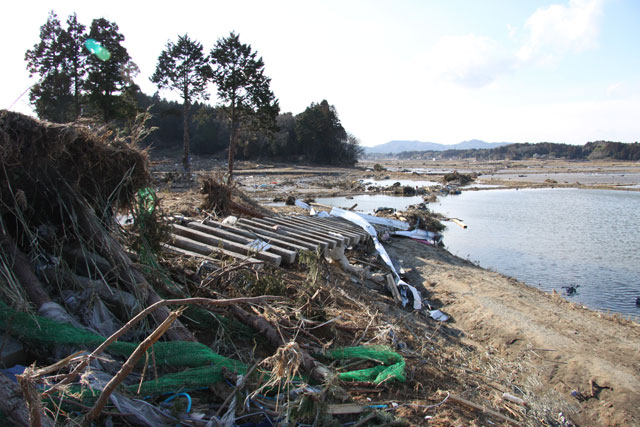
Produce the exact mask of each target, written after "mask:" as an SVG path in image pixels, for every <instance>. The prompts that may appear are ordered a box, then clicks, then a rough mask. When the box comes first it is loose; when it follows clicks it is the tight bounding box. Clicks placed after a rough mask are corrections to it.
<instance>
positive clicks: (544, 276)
mask: <svg viewBox="0 0 640 427" xmlns="http://www.w3.org/2000/svg"><path fill="white" fill-rule="evenodd" d="M430 208H431V209H432V210H434V211H436V212H440V213H442V214H444V215H446V216H449V217H457V218H461V219H463V220H464V222H465V223H466V224H467V225H468V226H469V228H467V229H466V230H464V229H462V228H460V227H458V226H456V225H455V224H453V223H448V224H447V225H448V227H447V231H445V239H444V242H445V244H446V245H447V248H448V249H449V250H450V251H451V252H452V253H453V254H456V255H458V256H460V257H463V258H468V259H469V260H471V261H474V262H478V263H479V264H480V266H482V267H485V268H491V269H494V270H496V271H498V272H500V273H503V274H507V275H510V276H513V277H516V278H518V279H520V280H522V281H524V282H526V283H528V284H530V285H533V286H537V287H539V288H541V289H543V290H545V291H551V290H553V289H555V290H556V291H558V292H560V293H562V294H564V290H563V289H562V287H563V286H568V285H574V286H575V285H580V287H579V288H578V289H577V294H576V295H574V296H572V297H569V299H570V300H571V301H575V302H580V303H583V304H585V305H587V306H589V307H592V308H596V309H600V310H605V311H606V310H611V311H615V312H619V313H623V314H629V315H634V316H638V315H640V308H637V307H636V306H635V301H636V298H637V297H638V296H640V214H639V211H640V192H631V191H606V190H579V189H540V190H531V189H529V190H519V191H518V190H494V191H491V190H489V191H478V192H463V193H462V194H461V195H459V196H455V197H444V198H441V199H440V202H438V203H433V204H431V205H430Z"/></svg>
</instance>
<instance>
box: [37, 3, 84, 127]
mask: <svg viewBox="0 0 640 427" xmlns="http://www.w3.org/2000/svg"><path fill="white" fill-rule="evenodd" d="M65 39H66V36H65V31H64V30H63V29H62V26H61V24H60V20H59V19H58V16H57V15H56V13H55V12H54V11H51V12H50V13H49V17H48V18H47V22H46V23H45V24H44V25H43V26H42V27H40V42H39V43H37V44H35V45H34V46H33V49H30V50H27V52H26V53H25V61H27V70H28V71H29V75H30V77H33V76H34V75H37V76H38V77H39V80H38V82H37V83H36V84H34V85H33V86H32V87H31V90H30V92H29V100H30V101H31V103H32V104H33V105H34V106H35V109H36V113H37V114H38V117H40V118H41V119H43V120H49V121H53V122H59V123H62V122H66V121H69V120H73V119H74V118H75V117H74V114H73V113H72V105H73V96H72V80H73V79H72V77H71V75H70V74H69V72H68V70H67V68H66V65H67V64H66V62H65V45H64V41H65Z"/></svg>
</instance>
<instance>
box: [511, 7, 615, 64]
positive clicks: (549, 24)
mask: <svg viewBox="0 0 640 427" xmlns="http://www.w3.org/2000/svg"><path fill="white" fill-rule="evenodd" d="M602 3H603V0H570V1H569V4H568V6H563V5H559V4H554V5H551V6H549V7H547V8H541V9H538V10H536V11H535V12H534V13H533V15H531V16H530V17H529V19H527V22H526V24H525V29H527V30H528V31H529V34H528V37H527V40H526V42H525V43H524V45H523V46H522V47H521V48H520V50H519V51H518V58H519V59H520V60H521V61H523V62H541V63H544V62H550V61H553V60H554V59H556V58H557V57H558V56H561V55H563V54H566V53H568V52H581V51H585V50H588V49H591V48H593V47H595V46H596V45H597V37H598V33H599V26H600V22H599V21H600V19H599V18H600V14H601V9H602Z"/></svg>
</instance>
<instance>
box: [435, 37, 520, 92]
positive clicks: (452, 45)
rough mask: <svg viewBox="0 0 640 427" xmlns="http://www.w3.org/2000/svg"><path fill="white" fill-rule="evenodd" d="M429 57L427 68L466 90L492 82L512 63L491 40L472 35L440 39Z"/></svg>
mask: <svg viewBox="0 0 640 427" xmlns="http://www.w3.org/2000/svg"><path fill="white" fill-rule="evenodd" d="M429 58H430V59H429V63H430V64H431V66H430V68H431V69H432V70H434V71H435V72H436V74H438V75H440V76H442V77H444V78H446V79H447V80H449V81H452V82H453V83H455V84H457V85H459V86H462V87H467V88H479V87H483V86H486V85H488V84H490V83H492V82H493V81H494V80H495V79H496V77H497V76H499V75H500V74H502V73H504V72H506V71H508V70H509V69H510V68H511V64H512V63H513V60H512V59H511V58H510V57H509V55H508V54H506V52H504V51H503V49H502V48H501V47H500V46H499V45H498V44H497V43H496V42H495V41H493V40H492V39H490V38H488V37H484V36H478V35H474V34H468V35H464V36H445V37H441V38H440V39H439V40H438V41H437V42H436V44H435V45H434V46H433V48H432V49H431V52H430V53H429Z"/></svg>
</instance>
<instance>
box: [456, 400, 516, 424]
mask: <svg viewBox="0 0 640 427" xmlns="http://www.w3.org/2000/svg"><path fill="white" fill-rule="evenodd" d="M449 401H451V402H455V403H457V404H459V405H462V406H466V407H467V408H471V409H473V410H476V411H479V412H481V413H485V414H487V415H490V416H492V417H494V418H497V419H499V420H501V421H505V422H508V423H510V424H513V425H516V426H518V425H521V423H520V422H518V421H516V420H514V419H513V418H509V417H507V416H506V415H502V414H501V413H500V412H497V411H494V410H493V409H489V408H487V407H486V406H483V405H478V404H477V403H474V402H471V401H469V400H467V399H463V398H462V397H459V396H456V395H453V394H452V395H450V396H449Z"/></svg>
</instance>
